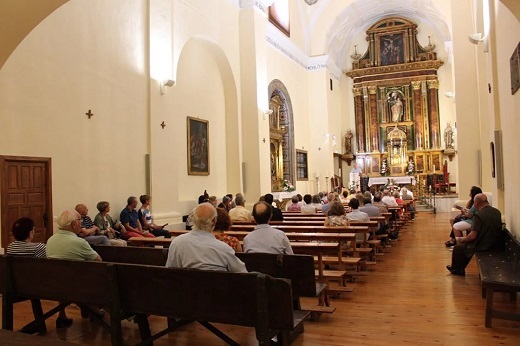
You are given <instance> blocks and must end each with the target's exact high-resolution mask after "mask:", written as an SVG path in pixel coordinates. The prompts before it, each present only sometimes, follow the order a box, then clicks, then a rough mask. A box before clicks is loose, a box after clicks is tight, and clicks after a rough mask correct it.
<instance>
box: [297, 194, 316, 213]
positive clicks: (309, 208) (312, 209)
mask: <svg viewBox="0 0 520 346" xmlns="http://www.w3.org/2000/svg"><path fill="white" fill-rule="evenodd" d="M303 201H304V202H305V205H304V206H302V207H301V212H302V214H314V213H317V212H318V210H317V209H316V206H314V205H313V204H312V196H311V195H309V194H306V195H305V196H303ZM320 205H321V204H320Z"/></svg>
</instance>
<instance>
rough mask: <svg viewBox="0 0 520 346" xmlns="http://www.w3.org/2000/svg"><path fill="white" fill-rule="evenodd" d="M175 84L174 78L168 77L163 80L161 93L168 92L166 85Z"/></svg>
mask: <svg viewBox="0 0 520 346" xmlns="http://www.w3.org/2000/svg"><path fill="white" fill-rule="evenodd" d="M174 84H175V81H174V80H172V79H167V80H164V81H162V82H161V84H160V87H161V95H164V94H165V93H166V89H165V87H172V86H173V85H174Z"/></svg>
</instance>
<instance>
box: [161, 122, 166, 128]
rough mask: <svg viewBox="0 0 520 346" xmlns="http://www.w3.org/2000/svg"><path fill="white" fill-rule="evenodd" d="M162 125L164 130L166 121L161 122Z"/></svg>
mask: <svg viewBox="0 0 520 346" xmlns="http://www.w3.org/2000/svg"><path fill="white" fill-rule="evenodd" d="M161 127H162V128H163V130H164V128H165V127H166V124H165V123H164V121H163V122H162V123H161Z"/></svg>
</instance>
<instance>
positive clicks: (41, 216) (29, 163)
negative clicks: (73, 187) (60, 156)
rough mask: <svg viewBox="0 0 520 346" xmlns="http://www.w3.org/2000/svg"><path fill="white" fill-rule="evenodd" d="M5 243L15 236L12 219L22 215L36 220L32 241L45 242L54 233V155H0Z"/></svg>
mask: <svg viewBox="0 0 520 346" xmlns="http://www.w3.org/2000/svg"><path fill="white" fill-rule="evenodd" d="M0 172H1V173H0V174H1V180H0V181H1V182H0V196H1V197H0V198H1V215H2V231H1V236H2V247H3V248H4V249H5V248H6V247H7V245H8V244H9V243H11V242H12V241H13V240H14V238H13V235H12V233H11V229H12V226H13V223H14V222H15V221H16V220H17V219H19V218H21V217H29V218H31V219H32V220H33V221H34V226H35V229H34V238H33V240H32V241H33V242H38V243H45V242H46V241H47V239H49V237H50V236H52V233H53V224H52V174H51V173H52V170H51V159H50V158H42V157H24V156H0Z"/></svg>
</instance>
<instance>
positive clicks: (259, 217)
mask: <svg viewBox="0 0 520 346" xmlns="http://www.w3.org/2000/svg"><path fill="white" fill-rule="evenodd" d="M271 216H272V208H271V206H270V205H269V204H267V203H266V202H258V203H256V204H255V205H254V206H253V217H254V218H255V221H256V223H257V226H256V227H255V229H254V230H253V232H251V233H249V234H248V235H246V237H245V238H244V252H263V253H272V254H289V255H292V254H293V250H292V248H291V244H290V243H289V238H287V236H286V235H285V233H284V232H282V231H280V230H278V229H276V228H273V227H271V226H269V224H268V223H269V220H271Z"/></svg>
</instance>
